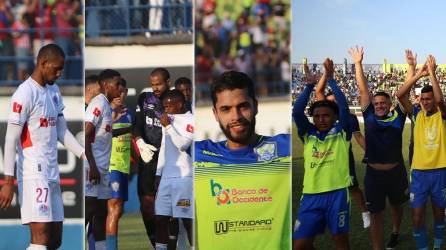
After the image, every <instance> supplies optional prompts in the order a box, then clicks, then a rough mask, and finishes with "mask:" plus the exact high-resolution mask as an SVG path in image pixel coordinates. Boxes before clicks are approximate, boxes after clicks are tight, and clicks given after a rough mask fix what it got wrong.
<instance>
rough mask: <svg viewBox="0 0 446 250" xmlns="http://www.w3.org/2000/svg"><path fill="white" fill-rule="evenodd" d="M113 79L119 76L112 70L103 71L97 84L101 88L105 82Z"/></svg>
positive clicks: (119, 75)
mask: <svg viewBox="0 0 446 250" xmlns="http://www.w3.org/2000/svg"><path fill="white" fill-rule="evenodd" d="M114 77H121V74H120V73H119V72H118V71H116V70H113V69H104V70H103V71H101V73H99V84H100V85H101V86H102V87H103V85H104V83H105V82H106V81H107V80H111V79H113V78H114Z"/></svg>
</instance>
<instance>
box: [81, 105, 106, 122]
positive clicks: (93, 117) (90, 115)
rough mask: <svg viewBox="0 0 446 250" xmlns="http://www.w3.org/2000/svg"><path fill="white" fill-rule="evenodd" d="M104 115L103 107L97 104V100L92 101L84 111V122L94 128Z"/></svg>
mask: <svg viewBox="0 0 446 250" xmlns="http://www.w3.org/2000/svg"><path fill="white" fill-rule="evenodd" d="M103 114H104V105H102V103H100V102H98V99H93V101H92V102H90V104H89V105H88V107H87V110H86V111H85V122H91V123H92V124H93V125H94V126H95V127H96V126H97V125H98V123H99V121H100V120H101V118H102V116H103Z"/></svg>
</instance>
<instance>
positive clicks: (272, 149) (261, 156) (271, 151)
mask: <svg viewBox="0 0 446 250" xmlns="http://www.w3.org/2000/svg"><path fill="white" fill-rule="evenodd" d="M254 152H255V153H256V154H257V160H258V161H271V160H273V159H274V158H277V146H276V143H275V142H264V143H262V144H261V145H260V146H258V147H256V148H254Z"/></svg>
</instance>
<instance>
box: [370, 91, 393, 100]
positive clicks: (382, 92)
mask: <svg viewBox="0 0 446 250" xmlns="http://www.w3.org/2000/svg"><path fill="white" fill-rule="evenodd" d="M377 96H384V97H386V98H387V99H389V100H390V99H391V98H390V95H389V94H387V93H386V92H384V91H378V92H376V93H375V94H374V95H373V97H377Z"/></svg>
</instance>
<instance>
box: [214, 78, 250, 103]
mask: <svg viewBox="0 0 446 250" xmlns="http://www.w3.org/2000/svg"><path fill="white" fill-rule="evenodd" d="M234 89H248V96H249V97H251V98H252V99H253V100H256V95H255V91H254V83H253V82H252V80H251V78H249V76H248V75H247V74H245V73H243V72H238V71H226V72H224V73H222V74H221V75H219V76H218V77H217V78H216V79H215V80H214V82H213V83H212V85H211V98H212V104H213V105H214V106H215V103H217V94H218V93H220V92H222V91H224V90H234Z"/></svg>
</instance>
